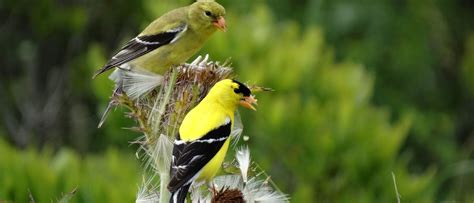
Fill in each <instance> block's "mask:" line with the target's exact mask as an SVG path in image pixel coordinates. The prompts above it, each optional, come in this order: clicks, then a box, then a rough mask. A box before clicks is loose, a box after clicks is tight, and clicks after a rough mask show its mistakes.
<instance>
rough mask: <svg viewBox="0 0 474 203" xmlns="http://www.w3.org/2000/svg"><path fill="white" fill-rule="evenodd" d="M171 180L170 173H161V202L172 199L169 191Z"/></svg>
mask: <svg viewBox="0 0 474 203" xmlns="http://www.w3.org/2000/svg"><path fill="white" fill-rule="evenodd" d="M169 181H170V174H169V173H160V203H164V202H169V201H170V195H171V194H170V193H169V191H168V187H167V186H168V182H169Z"/></svg>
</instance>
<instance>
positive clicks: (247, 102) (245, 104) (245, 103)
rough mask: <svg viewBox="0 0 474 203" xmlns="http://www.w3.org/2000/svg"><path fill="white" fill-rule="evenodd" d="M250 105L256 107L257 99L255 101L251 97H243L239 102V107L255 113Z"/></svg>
mask: <svg viewBox="0 0 474 203" xmlns="http://www.w3.org/2000/svg"><path fill="white" fill-rule="evenodd" d="M252 104H255V105H257V99H255V98H254V97H253V96H252V95H250V96H248V97H244V98H242V100H240V105H241V106H243V107H245V108H247V109H252V110H254V111H256V110H257V109H256V108H255V107H254V106H252Z"/></svg>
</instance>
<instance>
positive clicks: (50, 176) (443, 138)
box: [0, 0, 474, 202]
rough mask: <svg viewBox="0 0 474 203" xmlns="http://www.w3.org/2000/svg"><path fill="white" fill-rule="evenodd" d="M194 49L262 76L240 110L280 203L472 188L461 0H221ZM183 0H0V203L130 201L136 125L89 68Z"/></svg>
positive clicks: (473, 197) (420, 197)
mask: <svg viewBox="0 0 474 203" xmlns="http://www.w3.org/2000/svg"><path fill="white" fill-rule="evenodd" d="M218 2H219V3H221V4H222V5H223V6H225V7H226V9H227V16H226V20H227V23H228V31H227V32H226V33H221V32H219V33H216V34H215V35H214V36H212V37H211V39H210V40H209V42H208V43H207V44H206V46H205V47H204V48H203V49H202V50H201V52H200V53H201V54H203V53H209V54H210V56H211V59H212V60H217V61H224V60H226V59H227V58H232V62H233V64H232V66H233V67H234V68H235V71H236V73H237V75H238V79H239V80H241V81H244V82H249V83H256V84H260V85H263V86H266V87H271V88H273V89H275V90H276V91H275V92H272V93H265V94H259V95H257V97H258V99H259V106H258V111H256V112H250V111H247V110H241V113H242V120H243V123H244V126H245V129H244V134H245V135H248V136H249V137H250V140H249V141H248V144H249V145H250V149H251V153H252V157H253V159H254V160H255V161H256V162H257V163H259V164H260V166H261V167H262V168H263V169H264V170H266V172H267V173H268V174H270V175H271V176H272V178H273V180H274V181H275V182H276V184H277V185H278V186H279V187H280V189H281V190H282V191H284V192H286V193H288V194H289V195H290V197H291V201H292V202H396V195H395V189H394V185H393V180H392V172H393V173H394V174H395V176H396V180H397V186H398V190H399V192H400V194H401V200H402V202H451V201H452V202H472V201H474V162H473V158H474V152H473V150H474V20H473V19H474V12H472V11H473V9H474V2H472V1H468V0H457V1H450V0H425V1H417V0H400V1H388V0H362V1H349V0H333V1H328V0H326V1H324V0H312V1H311V0H297V1H290V0H273V1H270V0H266V1H265V0H239V1H235V0H234V1H231V0H221V1H218ZM189 3H191V1H183V0H181V1H171V0H169V1H163V0H135V1H126V0H116V1H104V0H102V1H95V0H63V1H54V0H37V1H26V0H3V1H0V48H1V50H2V51H1V53H0V104H1V105H0V201H2V200H8V201H14V202H27V201H28V200H29V193H31V196H33V198H34V199H35V200H36V201H37V202H50V201H51V200H52V201H56V200H57V199H59V198H60V197H61V196H62V195H63V194H65V193H67V192H70V191H72V190H73V189H74V188H76V187H77V193H76V195H74V196H73V198H72V199H71V202H132V201H134V199H135V195H136V193H137V190H138V186H139V185H140V183H141V178H142V177H141V174H142V169H141V168H142V164H141V163H140V162H139V161H138V160H137V159H136V158H135V151H136V148H137V146H136V145H131V144H130V143H129V142H130V141H133V140H134V139H136V138H137V137H138V136H139V134H137V133H133V132H131V131H128V130H125V129H123V128H124V127H131V126H133V125H134V123H133V122H132V121H130V120H128V119H126V118H124V117H123V114H122V113H123V111H122V110H123V109H120V108H119V109H117V111H115V112H113V113H112V114H111V116H110V118H109V119H108V120H107V122H106V123H105V125H104V126H103V127H102V128H101V129H97V128H96V125H97V123H98V120H99V118H100V115H101V113H102V112H103V111H104V109H105V106H106V104H107V102H108V98H109V96H110V95H111V91H112V88H113V84H112V83H111V82H110V81H108V79H107V77H106V76H100V77H98V78H97V79H95V80H92V79H91V76H92V73H93V72H94V71H95V70H97V69H98V68H100V67H101V66H102V65H103V64H104V63H105V62H106V60H107V59H108V58H109V57H110V56H111V55H112V54H113V53H114V52H115V51H116V50H117V49H118V48H120V47H121V46H122V45H123V44H124V43H125V42H127V41H128V40H129V39H130V38H132V37H134V36H135V35H136V34H137V33H139V32H140V30H141V29H143V28H144V27H145V26H146V25H147V24H148V23H149V22H151V21H152V20H153V19H154V18H156V17H158V16H160V15H161V14H163V13H164V12H166V11H168V10H171V9H173V8H176V7H179V6H184V5H188V4H189Z"/></svg>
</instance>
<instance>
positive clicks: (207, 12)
mask: <svg viewBox="0 0 474 203" xmlns="http://www.w3.org/2000/svg"><path fill="white" fill-rule="evenodd" d="M204 13H205V14H206V15H207V16H209V17H211V15H212V13H211V12H210V11H206V12H204Z"/></svg>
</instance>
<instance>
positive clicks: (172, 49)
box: [94, 0, 226, 98]
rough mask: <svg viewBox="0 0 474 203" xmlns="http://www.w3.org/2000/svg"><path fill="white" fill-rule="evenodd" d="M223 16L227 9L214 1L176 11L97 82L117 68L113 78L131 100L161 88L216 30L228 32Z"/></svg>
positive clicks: (203, 0)
mask: <svg viewBox="0 0 474 203" xmlns="http://www.w3.org/2000/svg"><path fill="white" fill-rule="evenodd" d="M224 15H225V9H224V7H222V6H221V5H220V4H218V3H216V2H214V1H213V0H198V1H197V2H195V3H193V4H191V5H189V6H185V7H181V8H177V9H174V10H172V11H170V12H168V13H166V14H164V15H162V16H161V17H159V18H158V19H156V20H155V21H153V22H152V23H151V24H150V25H148V26H147V27H146V28H145V30H143V32H141V33H140V34H139V35H138V36H137V37H135V38H133V39H132V40H130V41H129V42H128V43H127V44H126V45H125V46H124V47H122V49H120V51H118V53H117V54H115V55H114V56H113V57H112V58H111V59H110V60H109V61H108V62H107V64H105V65H104V66H103V67H102V68H101V69H99V70H97V71H96V73H95V74H94V78H95V77H96V76H97V75H99V74H101V73H103V72H105V71H107V70H110V69H113V68H115V67H117V68H118V69H117V70H116V71H115V72H114V73H113V74H112V75H111V76H110V78H111V79H112V80H114V81H115V82H116V84H117V85H118V88H123V90H125V92H126V93H127V95H128V96H130V97H132V98H134V97H138V96H140V95H141V94H143V93H145V92H147V91H149V90H151V89H153V88H155V87H156V86H158V85H159V84H160V83H161V74H163V73H165V72H166V71H167V70H169V69H170V68H172V67H173V66H177V65H180V64H182V63H184V62H186V61H187V60H188V59H189V58H190V57H191V56H193V55H194V54H195V53H196V52H197V51H198V50H199V49H201V47H202V46H203V45H204V43H205V42H206V40H207V39H208V38H209V37H210V36H211V35H212V34H213V33H214V32H215V31H216V30H218V29H220V30H222V31H226V23H225V19H224ZM136 84H138V85H136ZM134 85H135V86H134ZM120 86H122V87H120ZM128 89H131V90H132V92H128V91H127V90H128Z"/></svg>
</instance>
